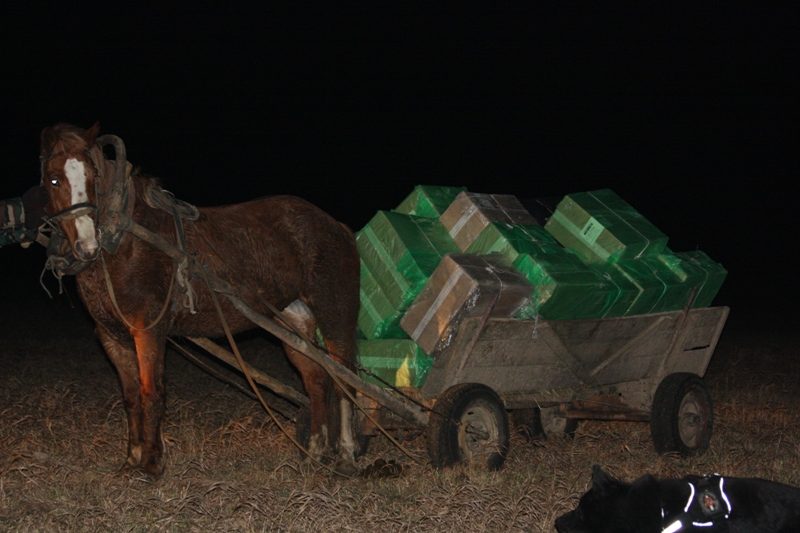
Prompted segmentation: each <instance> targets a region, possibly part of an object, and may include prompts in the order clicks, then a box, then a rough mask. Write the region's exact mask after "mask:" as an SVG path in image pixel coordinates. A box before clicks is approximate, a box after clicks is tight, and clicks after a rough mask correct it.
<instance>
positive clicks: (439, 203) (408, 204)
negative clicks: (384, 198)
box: [393, 185, 467, 218]
mask: <svg viewBox="0 0 800 533" xmlns="http://www.w3.org/2000/svg"><path fill="white" fill-rule="evenodd" d="M465 190H467V189H466V188H465V187H446V186H439V185H417V186H416V187H414V190H413V191H412V192H411V194H409V195H408V196H407V197H406V198H405V200H403V201H402V202H400V205H398V206H397V207H396V208H395V209H393V211H394V212H395V213H402V214H404V215H416V216H418V217H426V218H439V217H440V216H441V215H442V213H444V212H445V210H446V209H447V208H448V207H450V204H451V203H453V200H454V199H455V197H456V196H457V195H458V193H460V192H461V191H465Z"/></svg>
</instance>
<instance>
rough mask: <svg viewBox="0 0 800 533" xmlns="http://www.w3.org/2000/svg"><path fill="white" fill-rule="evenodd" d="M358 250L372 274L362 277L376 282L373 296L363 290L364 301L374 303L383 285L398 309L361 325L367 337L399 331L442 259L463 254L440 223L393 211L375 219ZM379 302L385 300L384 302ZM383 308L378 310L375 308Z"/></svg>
mask: <svg viewBox="0 0 800 533" xmlns="http://www.w3.org/2000/svg"><path fill="white" fill-rule="evenodd" d="M356 245H357V247H358V252H359V255H360V256H361V263H362V264H361V267H362V270H366V271H367V272H368V273H367V274H363V275H362V280H364V279H367V281H368V283H371V281H370V280H369V278H370V277H371V278H372V279H373V280H374V284H372V285H371V286H370V287H369V288H368V291H369V292H364V291H363V288H362V296H365V297H367V302H368V304H369V303H372V300H373V299H372V298H371V296H372V295H375V294H377V291H376V290H375V286H377V287H379V288H380V292H381V293H382V295H383V296H384V297H385V298H386V300H387V301H388V303H389V306H390V309H392V312H391V313H390V315H391V316H386V315H385V314H382V315H381V318H378V319H377V320H376V319H374V318H371V319H369V321H367V320H366V319H365V320H364V321H363V322H360V326H361V327H363V328H366V329H362V332H363V333H364V335H365V336H367V337H368V338H369V337H370V335H378V334H383V335H385V334H388V332H389V331H393V328H394V326H395V325H396V323H397V321H398V320H399V317H401V316H402V313H403V312H405V310H406V308H407V307H408V306H409V305H410V304H411V302H413V301H414V298H415V297H416V296H417V294H419V291H421V290H422V287H423V286H424V285H425V282H426V281H427V279H428V277H429V276H430V275H431V273H432V272H433V271H434V270H435V269H436V267H437V266H438V265H439V261H441V259H442V257H443V256H444V255H445V254H448V253H454V252H457V251H458V248H456V245H455V243H454V242H453V240H452V239H451V238H450V236H449V235H448V234H447V232H446V231H445V229H444V227H442V225H441V224H440V223H439V221H438V220H436V219H432V218H424V217H418V216H414V215H403V214H401V213H393V212H389V211H378V213H376V214H375V216H374V217H373V218H372V220H370V221H369V222H368V223H367V225H366V226H364V228H363V229H361V231H359V232H358V233H357V234H356ZM377 300H379V301H382V299H381V298H377ZM362 304H363V301H362ZM367 307H369V305H367ZM377 307H378V306H377V305H373V308H377ZM371 311H372V310H371V309H367V310H364V312H363V313H361V315H360V316H361V317H362V318H363V317H365V314H364V313H369V312H371ZM370 324H373V326H370ZM374 324H378V326H374ZM381 332H382V333H381ZM403 336H404V335H403Z"/></svg>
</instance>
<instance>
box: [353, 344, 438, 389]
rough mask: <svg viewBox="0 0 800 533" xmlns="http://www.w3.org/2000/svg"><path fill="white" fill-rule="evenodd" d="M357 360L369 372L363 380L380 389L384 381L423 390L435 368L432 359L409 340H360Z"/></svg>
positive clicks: (363, 374) (396, 385) (362, 375)
mask: <svg viewBox="0 0 800 533" xmlns="http://www.w3.org/2000/svg"><path fill="white" fill-rule="evenodd" d="M357 344H358V360H359V363H360V364H361V366H363V367H364V368H366V369H368V370H369V372H371V373H372V374H375V375H376V376H378V378H380V379H377V378H376V377H375V376H373V375H371V374H370V373H367V372H360V375H361V378H362V379H363V380H364V381H365V382H367V383H372V384H374V385H378V386H381V387H383V386H385V383H383V382H382V381H381V380H383V381H385V382H386V383H389V384H390V385H393V386H395V387H417V388H419V387H421V386H422V385H423V383H425V377H426V376H427V375H428V371H429V370H430V369H431V366H433V358H432V357H431V356H429V355H428V354H426V353H425V352H424V351H423V350H422V348H420V347H419V345H418V344H417V343H415V342H414V341H412V340H410V339H375V340H359V341H358V343H357Z"/></svg>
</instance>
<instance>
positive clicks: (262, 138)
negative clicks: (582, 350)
mask: <svg viewBox="0 0 800 533" xmlns="http://www.w3.org/2000/svg"><path fill="white" fill-rule="evenodd" d="M215 4H217V3H211V2H195V3H192V4H191V5H184V6H181V7H178V6H175V5H173V6H170V5H164V4H163V3H152V4H148V3H141V4H139V5H138V7H137V8H136V9H135V10H132V9H129V8H124V7H120V6H119V5H118V4H109V5H106V6H102V7H98V8H97V9H95V10H92V11H91V12H89V11H88V10H87V11H85V12H79V11H75V10H74V9H75V8H74V6H65V7H62V8H57V9H53V8H48V9H42V10H41V11H34V9H33V8H31V7H24V8H23V7H19V8H15V7H8V6H6V7H4V8H3V11H4V12H5V13H4V16H3V20H4V23H5V26H7V27H8V31H7V32H6V33H5V34H4V36H3V43H4V44H3V50H4V54H3V55H4V61H5V64H4V65H3V69H2V90H3V91H4V93H5V94H4V95H3V113H2V117H3V118H2V124H3V128H2V135H3V143H2V160H3V165H2V166H3V173H4V176H3V178H2V180H1V181H0V198H6V197H11V196H17V195H19V194H21V193H22V192H23V191H24V190H25V189H27V188H28V187H29V186H31V185H33V184H35V183H37V181H38V179H39V176H38V159H37V156H38V137H39V132H40V131H41V129H42V128H43V127H45V126H47V125H51V124H53V123H56V122H61V121H65V122H70V123H74V124H77V125H80V126H84V127H88V126H89V125H91V124H92V123H93V122H94V121H99V122H100V123H101V126H102V129H103V131H104V132H108V133H115V134H117V135H120V136H121V137H122V138H123V139H124V140H125V142H126V144H127V148H128V157H129V159H130V160H131V161H132V162H133V163H135V164H137V165H140V166H141V167H142V168H143V170H144V171H145V172H147V173H150V174H153V175H156V176H159V177H160V178H161V179H162V182H163V184H164V186H165V187H166V188H167V189H170V190H171V191H173V192H174V193H175V194H176V195H177V196H178V197H180V198H182V199H185V200H187V201H190V202H193V203H196V204H198V205H212V204H221V203H230V202H237V201H241V200H245V199H248V198H251V197H255V196H262V195H271V194H279V193H290V194H296V195H299V196H303V197H305V198H307V199H309V200H311V201H312V202H314V203H316V204H318V205H319V206H320V207H322V208H323V209H325V210H327V211H328V212H330V213H332V214H333V215H335V216H336V217H337V218H339V219H340V220H342V221H344V222H346V223H348V224H349V225H350V226H351V227H352V228H353V229H355V230H358V229H360V228H361V227H363V225H364V224H365V223H366V222H367V221H368V220H369V219H370V218H371V216H372V215H373V214H374V213H375V211H377V210H379V209H390V208H392V207H394V206H396V205H397V204H398V203H399V202H400V201H401V200H402V199H403V198H404V197H405V196H406V195H407V194H408V193H409V192H410V191H411V190H412V188H413V187H414V185H416V184H422V183H426V184H450V185H462V186H466V187H467V188H468V189H470V190H472V191H475V192H487V193H511V194H516V195H517V196H519V197H520V198H525V199H529V198H537V197H553V196H556V197H558V196H562V195H564V194H566V193H570V192H577V191H582V190H591V189H597V188H603V187H610V188H612V189H614V190H615V191H616V192H617V193H618V194H620V195H621V196H622V197H623V198H625V199H626V200H627V201H628V202H630V203H631V204H633V205H634V206H635V207H636V208H637V209H638V210H639V211H641V212H642V213H643V214H644V215H645V216H646V217H647V218H649V219H650V220H651V221H652V222H654V223H655V224H656V225H657V226H658V227H660V228H661V229H662V231H664V232H665V233H666V234H667V235H669V236H670V246H671V248H672V249H674V250H676V251H682V250H690V249H695V248H700V249H702V250H704V251H706V252H707V253H708V254H709V255H711V256H712V257H713V258H714V259H716V260H717V261H719V262H721V263H722V264H723V265H724V266H725V267H726V268H727V269H728V270H729V277H728V279H727V281H726V284H725V286H724V287H723V290H722V292H721V293H720V295H719V297H718V300H717V301H718V303H720V304H725V305H731V307H732V309H733V313H734V315H736V314H739V316H750V315H752V316H770V317H777V316H780V315H783V316H785V315H786V313H788V312H790V311H793V309H794V308H795V303H794V299H795V297H796V294H797V290H796V289H795V279H796V277H797V273H796V268H795V264H796V262H795V259H794V256H795V251H796V249H797V247H798V245H797V242H796V241H797V239H796V234H795V227H796V224H795V212H796V211H797V209H796V202H797V197H798V196H797V195H796V194H795V193H794V189H795V181H796V178H797V176H798V163H797V148H798V118H800V117H799V116H798V105H797V98H798V96H797V95H798V89H799V88H800V87H798V85H799V84H798V66H799V65H798V63H799V62H798V52H799V51H800V50H798V49H799V48H800V47H799V46H798V35H800V32H798V30H799V29H800V25H799V24H798V16H797V11H796V10H794V9H789V8H787V9H779V8H773V7H770V8H765V7H756V6H755V5H751V6H750V8H749V9H743V10H741V11H739V10H736V9H734V8H730V7H728V6H726V5H724V4H721V3H714V4H708V5H706V7H703V8H697V7H692V8H690V9H686V10H684V9H681V8H679V7H677V6H673V5H667V6H663V8H662V9H660V10H658V11H656V9H654V8H653V7H648V8H642V7H640V6H639V5H638V4H636V3H631V4H622V3H619V4H614V5H605V3H603V4H600V7H598V6H597V5H594V4H591V5H590V4H588V3H587V4H586V5H583V4H577V3H570V4H566V5H563V3H559V4H562V5H560V6H559V7H557V8H550V7H540V8H526V9H524V10H523V9H518V8H515V7H511V6H510V5H506V4H504V3H496V4H495V7H493V8H491V9H490V8H485V9H483V10H467V9H466V8H465V7H464V6H459V5H456V6H437V5H436V3H430V4H429V5H426V6H424V7H420V8H418V9H417V8H415V9H412V8H397V7H396V6H393V7H392V8H389V7H374V5H373V7H370V8H365V7H359V8H346V7H342V6H341V5H339V6H335V7H328V8H325V9H319V8H318V7H310V6H309V7H305V8H303V9H297V10H294V11H286V10H282V9H279V8H271V7H263V6H262V7H259V8H257V9H256V8H244V7H242V6H241V5H238V4H236V3H233V2H229V3H227V5H226V6H225V7H220V6H218V5H215ZM370 4H371V5H372V3H370ZM704 5H705V4H704ZM43 260H44V251H43V250H42V249H41V248H38V249H36V248H32V249H29V250H21V249H19V247H17V246H7V247H5V248H3V249H0V275H2V277H3V278H5V279H7V280H9V284H10V285H13V288H14V290H13V291H10V294H12V295H18V296H20V297H26V295H32V294H33V293H41V291H40V289H39V288H38V282H37V281H36V278H38V275H39V269H40V267H41V265H42V262H43ZM37 297H38V296H37ZM771 320H772V319H771ZM771 324H772V325H781V326H788V327H792V321H791V319H789V320H781V321H779V322H778V321H775V322H771Z"/></svg>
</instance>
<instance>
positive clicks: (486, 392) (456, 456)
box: [426, 383, 508, 470]
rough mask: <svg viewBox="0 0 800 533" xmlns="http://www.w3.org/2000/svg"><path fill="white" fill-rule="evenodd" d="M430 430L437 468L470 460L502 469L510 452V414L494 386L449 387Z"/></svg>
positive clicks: (436, 407)
mask: <svg viewBox="0 0 800 533" xmlns="http://www.w3.org/2000/svg"><path fill="white" fill-rule="evenodd" d="M433 410H434V413H432V414H431V417H430V421H429V422H428V427H427V429H426V433H427V444H428V455H429V456H430V459H431V463H433V465H434V466H435V467H438V468H441V467H445V466H450V465H453V464H456V463H466V464H470V465H476V466H480V467H485V468H487V469H489V470H498V469H499V468H500V467H501V466H503V462H504V461H505V460H506V454H507V453H508V415H507V414H506V410H505V407H504V406H503V402H502V401H501V400H500V397H499V396H497V393H495V392H494V391H493V390H492V389H490V388H489V387H487V386H486V385H481V384H478V383H464V384H461V385H455V386H453V387H450V388H449V389H447V390H446V391H445V392H444V394H442V395H441V396H440V397H439V399H438V400H437V401H436V405H434V407H433Z"/></svg>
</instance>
